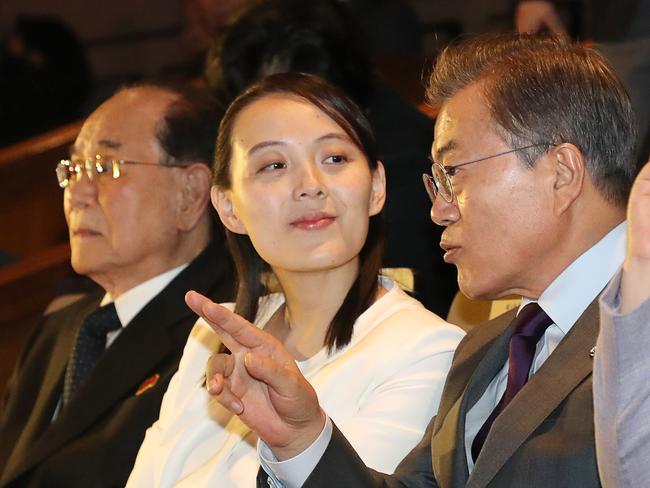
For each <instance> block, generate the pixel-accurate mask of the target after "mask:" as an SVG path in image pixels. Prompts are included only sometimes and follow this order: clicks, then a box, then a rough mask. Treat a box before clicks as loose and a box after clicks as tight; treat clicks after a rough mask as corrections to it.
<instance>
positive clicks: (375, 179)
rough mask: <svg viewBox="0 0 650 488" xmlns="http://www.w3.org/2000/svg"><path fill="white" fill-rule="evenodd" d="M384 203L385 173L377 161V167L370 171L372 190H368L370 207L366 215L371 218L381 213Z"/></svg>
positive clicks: (380, 163)
mask: <svg viewBox="0 0 650 488" xmlns="http://www.w3.org/2000/svg"><path fill="white" fill-rule="evenodd" d="M385 202H386V172H385V171H384V164H383V163H382V162H381V161H377V167H376V168H375V169H374V170H373V171H372V188H371V190H370V205H369V211H368V215H370V216H373V215H377V214H378V213H379V212H381V209H382V208H384V203H385Z"/></svg>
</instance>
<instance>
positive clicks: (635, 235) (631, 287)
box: [621, 162, 650, 313]
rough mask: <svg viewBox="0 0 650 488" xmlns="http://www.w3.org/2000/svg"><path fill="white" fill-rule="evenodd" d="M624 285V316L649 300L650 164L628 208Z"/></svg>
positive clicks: (631, 197) (636, 184)
mask: <svg viewBox="0 0 650 488" xmlns="http://www.w3.org/2000/svg"><path fill="white" fill-rule="evenodd" d="M623 269H624V273H623V279H622V284H621V312H623V313H626V312H629V311H630V310H633V309H634V308H636V307H637V306H639V305H640V304H641V303H642V302H643V301H645V300H646V299H647V298H648V297H650V162H648V163H647V164H646V165H645V166H644V167H643V169H642V170H641V172H640V173H639V176H637V178H636V181H635V182H634V186H633V187H632V192H631V193H630V200H629V203H628V208H627V253H626V255H625V264H624V265H623Z"/></svg>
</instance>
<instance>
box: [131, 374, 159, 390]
mask: <svg viewBox="0 0 650 488" xmlns="http://www.w3.org/2000/svg"><path fill="white" fill-rule="evenodd" d="M159 379H160V375H159V374H158V373H156V374H155V375H153V376H150V377H149V378H147V379H146V380H144V381H143V382H142V383H140V386H139V387H138V390H137V391H136V392H135V396H140V395H142V394H143V393H144V392H145V391H147V390H151V389H152V388H153V387H154V386H156V383H158V380H159Z"/></svg>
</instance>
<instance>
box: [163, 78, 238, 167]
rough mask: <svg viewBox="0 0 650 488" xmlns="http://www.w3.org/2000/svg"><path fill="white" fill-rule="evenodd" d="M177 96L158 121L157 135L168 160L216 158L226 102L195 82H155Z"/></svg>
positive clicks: (190, 161) (203, 160)
mask: <svg viewBox="0 0 650 488" xmlns="http://www.w3.org/2000/svg"><path fill="white" fill-rule="evenodd" d="M154 86H158V87H159V88H160V89H162V90H165V91H168V92H170V93H172V94H174V95H175V96H176V98H175V99H174V100H173V101H172V102H171V103H170V104H169V106H168V107H167V109H166V110H165V114H164V116H163V118H162V119H161V120H160V122H159V123H158V128H157V131H156V137H157V138H158V142H159V143H160V147H161V148H162V149H163V151H164V152H165V154H166V156H167V158H168V161H162V163H163V164H165V162H167V163H169V162H174V163H176V164H185V163H187V164H189V163H195V162H199V163H204V164H206V165H208V166H210V165H211V164H212V160H213V159H214V143H215V140H216V138H217V129H218V127H219V122H220V121H221V118H222V117H223V114H224V112H225V104H224V103H222V102H220V101H219V100H218V99H217V98H215V97H214V96H213V95H212V94H211V93H210V92H209V91H208V90H207V89H205V88H201V87H195V86H192V85H180V86H176V85H154Z"/></svg>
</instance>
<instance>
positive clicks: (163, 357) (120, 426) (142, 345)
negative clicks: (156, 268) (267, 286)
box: [0, 244, 233, 487]
mask: <svg viewBox="0 0 650 488" xmlns="http://www.w3.org/2000/svg"><path fill="white" fill-rule="evenodd" d="M222 249H223V248H222V247H221V246H217V245H214V244H213V245H211V246H209V247H208V248H207V249H206V250H205V251H204V252H203V253H202V254H201V255H200V256H198V257H197V258H196V259H195V260H194V261H193V262H192V263H191V264H190V265H189V266H188V267H187V268H186V269H185V270H183V271H182V272H181V273H180V274H179V275H178V276H177V277H176V278H175V279H174V280H173V281H172V282H171V283H170V284H169V285H168V286H167V287H166V288H165V289H164V290H163V291H162V292H161V293H159V294H158V295H157V296H156V297H154V298H153V299H152V300H151V301H150V302H149V303H148V304H147V305H146V306H145V307H144V308H143V309H142V310H141V311H140V313H138V315H137V316H136V317H134V318H133V320H132V321H131V322H130V323H129V325H128V327H126V328H125V329H124V330H123V331H122V333H121V334H120V335H119V336H118V338H117V339H116V340H115V342H114V343H113V344H112V345H111V346H110V347H109V348H108V349H107V350H106V352H105V354H104V355H103V356H102V357H101V359H100V361H99V362H98V363H97V366H96V367H95V368H94V369H93V371H92V372H91V374H90V376H89V377H88V379H87V381H85V382H84V383H83V384H82V386H81V387H80V389H79V390H78V391H77V393H76V394H75V396H74V397H73V399H72V400H71V401H70V403H69V404H68V405H66V406H65V408H63V409H62V410H61V411H60V412H59V414H58V416H57V418H56V419H55V420H54V421H53V422H52V417H53V414H54V411H55V408H56V406H57V403H58V402H59V398H60V397H61V393H62V386H63V377H64V374H65V369H66V365H67V362H68V357H69V355H70V351H71V348H72V346H73V342H74V337H75V332H76V331H77V329H78V327H79V326H80V324H81V322H82V321H83V319H84V317H85V316H86V315H88V314H89V313H90V312H91V311H92V310H94V309H95V308H96V307H97V305H98V304H99V301H100V300H101V297H102V294H94V295H89V296H85V297H84V298H83V299H81V300H80V301H78V302H75V303H73V304H72V305H69V306H67V307H65V308H63V309H61V310H59V311H58V312H56V313H54V314H52V315H49V316H47V317H45V318H44V319H43V321H42V323H41V324H40V325H39V326H38V327H37V328H36V331H35V332H34V334H33V335H32V336H31V338H30V340H29V342H28V343H27V345H26V346H25V348H24V349H23V352H22V353H21V357H20V359H19V362H18V364H17V367H16V370H15V372H14V375H13V377H12V380H11V381H10V384H9V387H8V391H7V395H6V401H5V410H4V416H3V419H2V423H1V424H0V472H1V473H2V480H1V481H0V486H3V487H5V486H15V487H18V486H20V487H23V486H25V487H45V486H47V487H59V486H61V487H64V486H65V487H77V486H78V487H93V486H98V487H99V486H102V487H107V486H111V487H113V486H115V487H117V486H120V487H122V486H124V484H125V483H126V480H127V478H128V475H129V473H130V471H131V468H132V466H133V462H134V460H135V456H136V454H137V452H138V448H139V447H140V443H141V442H142V439H143V438H144V433H145V430H146V429H147V428H148V427H149V426H150V425H151V424H152V423H153V422H154V421H155V420H156V419H157V418H158V413H159V409H160V403H161V401H162V397H163V394H164V393H165V390H166V389H167V385H168V383H169V380H170V379H171V377H172V375H173V374H174V372H175V371H176V369H177V368H178V363H179V360H180V357H181V355H182V352H183V347H184V345H185V341H186V339H187V336H188V334H189V331H190V330H191V328H192V325H193V324H194V322H195V321H196V318H197V317H196V316H195V315H194V314H193V313H192V312H191V310H190V309H189V308H188V307H187V306H186V305H185V302H184V299H183V297H184V295H185V293H186V292H187V291H188V290H189V289H195V290H198V291H200V292H202V293H204V294H207V295H208V296H211V297H212V298H213V299H215V300H217V301H227V300H231V299H232V282H233V273H232V271H231V269H230V265H229V264H227V265H225V266H224V264H223V263H227V262H228V261H227V260H226V259H224V258H223V257H222V256H219V255H218V253H219V252H224V251H223V250H222ZM224 268H225V269H224ZM154 375H160V377H159V379H158V381H157V382H156V384H155V386H153V388H150V389H148V390H146V391H144V392H142V393H141V394H136V392H137V391H138V390H139V389H140V388H139V387H140V386H141V384H142V383H143V381H145V380H147V379H149V378H152V377H154Z"/></svg>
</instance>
